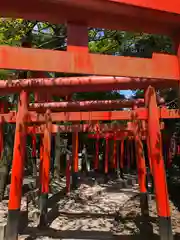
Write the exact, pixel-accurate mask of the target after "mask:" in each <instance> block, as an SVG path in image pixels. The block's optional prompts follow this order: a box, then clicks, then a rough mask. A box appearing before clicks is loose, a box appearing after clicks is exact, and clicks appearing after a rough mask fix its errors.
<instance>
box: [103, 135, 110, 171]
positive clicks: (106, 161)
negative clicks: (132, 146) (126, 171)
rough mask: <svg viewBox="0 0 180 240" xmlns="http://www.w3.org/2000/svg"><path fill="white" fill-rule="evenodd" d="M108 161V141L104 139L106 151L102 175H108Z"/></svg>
mask: <svg viewBox="0 0 180 240" xmlns="http://www.w3.org/2000/svg"><path fill="white" fill-rule="evenodd" d="M108 160H109V139H108V137H106V150H105V164H104V173H105V175H107V174H108V162H109V161H108Z"/></svg>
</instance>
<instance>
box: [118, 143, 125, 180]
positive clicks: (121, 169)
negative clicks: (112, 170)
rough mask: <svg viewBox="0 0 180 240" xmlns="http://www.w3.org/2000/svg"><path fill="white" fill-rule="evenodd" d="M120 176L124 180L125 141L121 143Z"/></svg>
mask: <svg viewBox="0 0 180 240" xmlns="http://www.w3.org/2000/svg"><path fill="white" fill-rule="evenodd" d="M119 166H120V175H121V178H122V179H124V174H123V168H124V139H122V140H121V142H120V164H119Z"/></svg>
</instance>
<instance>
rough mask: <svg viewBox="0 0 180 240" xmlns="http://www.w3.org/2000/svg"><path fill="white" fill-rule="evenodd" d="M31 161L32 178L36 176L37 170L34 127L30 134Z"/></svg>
mask: <svg viewBox="0 0 180 240" xmlns="http://www.w3.org/2000/svg"><path fill="white" fill-rule="evenodd" d="M32 159H33V176H37V169H36V167H37V166H36V165H37V163H36V129H35V127H34V129H33V134H32Z"/></svg>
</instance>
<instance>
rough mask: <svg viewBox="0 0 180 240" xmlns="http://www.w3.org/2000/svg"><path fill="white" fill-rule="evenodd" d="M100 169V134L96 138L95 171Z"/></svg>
mask: <svg viewBox="0 0 180 240" xmlns="http://www.w3.org/2000/svg"><path fill="white" fill-rule="evenodd" d="M98 168H99V134H98V133H97V137H96V156H95V161H94V170H95V171H97V170H98Z"/></svg>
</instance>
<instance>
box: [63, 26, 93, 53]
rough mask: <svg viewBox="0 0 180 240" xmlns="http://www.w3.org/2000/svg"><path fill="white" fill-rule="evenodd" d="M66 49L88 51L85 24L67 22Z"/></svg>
mask: <svg viewBox="0 0 180 240" xmlns="http://www.w3.org/2000/svg"><path fill="white" fill-rule="evenodd" d="M67 51H69V52H76V51H78V52H82V53H88V27H87V26H86V25H81V24H78V23H75V22H68V24H67Z"/></svg>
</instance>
